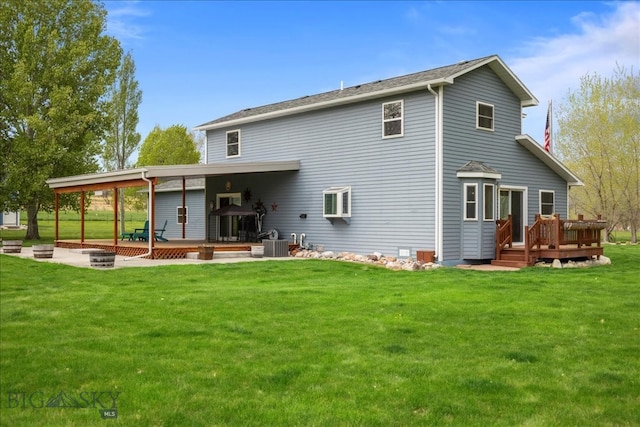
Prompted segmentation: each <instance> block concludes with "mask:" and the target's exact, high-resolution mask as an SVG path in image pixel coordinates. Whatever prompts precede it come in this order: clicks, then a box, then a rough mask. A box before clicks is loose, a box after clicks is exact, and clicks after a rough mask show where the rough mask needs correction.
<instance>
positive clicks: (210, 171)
mask: <svg viewBox="0 0 640 427" xmlns="http://www.w3.org/2000/svg"><path fill="white" fill-rule="evenodd" d="M295 170H300V161H299V160H286V161H277V162H249V163H210V164H196V165H171V166H145V167H144V168H138V169H128V170H120V171H113V172H104V173H95V174H88V175H75V176H67V177H62V178H52V179H49V180H47V181H46V182H47V184H48V185H49V187H50V188H52V189H55V188H64V187H76V186H81V185H91V184H105V183H112V182H122V181H130V180H134V179H141V178H142V177H143V176H144V177H146V178H182V177H185V178H187V177H189V178H199V177H205V176H214V175H227V174H238V173H259V172H282V171H295Z"/></svg>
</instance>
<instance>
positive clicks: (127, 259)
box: [124, 170, 155, 261]
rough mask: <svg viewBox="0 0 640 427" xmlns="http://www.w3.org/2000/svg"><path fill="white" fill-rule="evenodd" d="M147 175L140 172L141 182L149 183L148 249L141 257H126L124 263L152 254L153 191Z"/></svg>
mask: <svg viewBox="0 0 640 427" xmlns="http://www.w3.org/2000/svg"><path fill="white" fill-rule="evenodd" d="M146 173H147V171H146V170H143V171H142V177H141V178H142V180H143V181H147V182H148V183H149V200H148V202H147V203H148V205H147V221H149V222H148V224H149V238H148V239H147V240H148V242H149V249H148V250H147V253H146V254H141V255H136V256H132V257H128V258H125V259H124V260H125V261H129V260H132V259H136V258H144V257H147V256H149V255H151V254H152V253H153V239H154V237H155V230H154V229H153V225H152V221H151V217H152V216H153V214H154V212H153V203H151V202H152V194H151V191H153V181H151V180H150V179H148V178H147V177H146V176H145V174H146Z"/></svg>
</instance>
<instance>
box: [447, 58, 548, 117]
mask: <svg viewBox="0 0 640 427" xmlns="http://www.w3.org/2000/svg"><path fill="white" fill-rule="evenodd" d="M485 65H489V66H490V67H491V69H492V70H493V71H494V72H495V73H496V74H497V75H498V77H500V78H501V79H502V80H503V81H504V82H505V83H506V84H507V86H509V87H510V88H511V90H513V92H514V93H515V94H516V95H517V96H518V97H519V98H520V105H521V106H522V107H535V106H536V105H538V99H537V98H536V97H535V96H534V95H533V93H531V91H530V90H529V89H527V87H526V86H525V85H524V84H523V83H522V81H521V80H520V79H519V78H518V76H516V75H515V74H513V72H512V71H511V69H509V67H507V64H505V63H504V62H503V61H502V59H500V57H499V56H498V55H494V56H490V57H488V58H487V59H485V60H484V61H482V62H478V63H477V64H475V65H474V66H473V67H470V68H466V69H464V70H461V71H460V72H458V73H457V74H454V75H452V76H451V78H453V79H456V78H458V77H460V76H461V75H464V74H467V73H468V72H470V71H472V70H475V69H477V68H480V67H484V66H485Z"/></svg>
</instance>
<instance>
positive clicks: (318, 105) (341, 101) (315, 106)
mask: <svg viewBox="0 0 640 427" xmlns="http://www.w3.org/2000/svg"><path fill="white" fill-rule="evenodd" d="M446 84H453V80H452V79H449V78H446V79H436V80H432V81H428V82H419V83H413V84H410V85H405V86H399V87H394V88H389V89H384V90H379V91H376V92H369V93H363V94H360V95H354V96H349V97H345V98H338V99H332V100H330V101H323V102H315V103H312V104H308V105H301V106H299V107H293V108H288V109H285V110H278V111H272V112H269V113H264V114H257V115H255V116H249V117H243V118H241V119H236V120H229V121H225V122H220V123H214V124H211V125H203V126H196V127H194V128H193V130H197V131H206V130H213V129H220V128H226V127H233V126H238V125H242V124H245V123H251V122H258V121H262V120H268V119H274V118H277V117H283V116H289V115H292V114H299V113H305V112H308V111H314V110H321V109H323V108H328V107H335V106H338V105H347V104H352V103H354V102H360V101H367V100H369V99H376V98H382V97H384V96H389V95H396V94H401V93H405V92H411V91H414V90H419V89H427V87H428V86H429V85H431V86H440V85H446Z"/></svg>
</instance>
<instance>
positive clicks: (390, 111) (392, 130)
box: [382, 101, 404, 138]
mask: <svg viewBox="0 0 640 427" xmlns="http://www.w3.org/2000/svg"><path fill="white" fill-rule="evenodd" d="M403 117H404V102H403V101H394V102H386V103H384V104H382V137H383V138H393V137H398V136H402V135H403V133H404V125H403Z"/></svg>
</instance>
